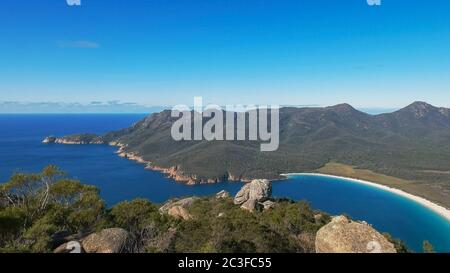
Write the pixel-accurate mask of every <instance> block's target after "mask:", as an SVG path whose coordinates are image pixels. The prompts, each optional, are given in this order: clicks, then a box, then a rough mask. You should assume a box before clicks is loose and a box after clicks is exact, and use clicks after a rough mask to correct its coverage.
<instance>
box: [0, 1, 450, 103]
mask: <svg viewBox="0 0 450 273" xmlns="http://www.w3.org/2000/svg"><path fill="white" fill-rule="evenodd" d="M81 1H82V5H81V6H80V7H70V6H68V5H67V4H66V0H2V1H1V3H0V94H1V96H0V101H9V102H21V103H34V105H35V104H36V103H40V102H45V103H47V104H48V102H52V103H63V102H64V103H81V104H90V103H91V102H108V101H120V102H122V103H125V104H126V103H138V104H144V105H147V106H157V105H173V104H191V103H192V102H193V97H194V96H203V97H204V101H205V102H206V103H215V104H222V105H224V104H239V103H240V104H280V105H286V104H294V105H310V104H311V105H332V104H337V103H341V102H347V103H350V104H352V105H355V106H356V107H363V108H369V107H372V108H373V107H382V108H396V107H402V106H405V105H407V104H409V103H411V102H413V101H415V100H424V101H427V102H430V103H432V104H435V105H438V106H447V107H450V95H449V94H450V76H449V75H450V56H449V49H450V15H449V11H450V1H446V0H434V1H425V0H421V1H419V0H410V1H405V0H382V5H381V6H378V7H374V6H369V5H367V3H366V0H341V1H332V0H309V1H306V0H283V1H281V0H195V1H194V0H151V1H142V0H136V1H130V0H110V1H106V0H81ZM9 105H11V103H10V104H9Z"/></svg>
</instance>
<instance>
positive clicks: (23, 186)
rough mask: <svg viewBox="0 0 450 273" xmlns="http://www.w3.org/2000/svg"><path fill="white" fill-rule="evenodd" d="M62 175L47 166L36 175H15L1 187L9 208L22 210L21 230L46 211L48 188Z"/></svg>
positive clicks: (55, 168)
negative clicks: (23, 216)
mask: <svg viewBox="0 0 450 273" xmlns="http://www.w3.org/2000/svg"><path fill="white" fill-rule="evenodd" d="M62 175H63V172H62V171H61V170H60V169H59V168H58V167H56V166H48V167H46V168H44V170H43V171H42V172H41V173H37V174H23V173H17V174H15V175H13V176H12V177H11V179H10V180H9V181H8V182H7V183H5V184H4V185H2V186H1V190H0V191H1V192H2V195H3V196H4V198H6V199H7V200H8V202H9V203H10V206H12V207H16V208H21V209H22V210H23V213H24V215H25V218H24V222H23V228H26V227H27V226H29V225H31V223H32V222H33V221H34V220H35V219H37V218H39V217H40V216H41V215H42V213H43V212H44V211H45V210H46V208H47V206H48V202H49V191H50V187H51V185H52V184H54V183H55V182H56V181H57V180H58V178H60V177H61V176H62Z"/></svg>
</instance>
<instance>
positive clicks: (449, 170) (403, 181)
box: [63, 102, 450, 208]
mask: <svg viewBox="0 0 450 273" xmlns="http://www.w3.org/2000/svg"><path fill="white" fill-rule="evenodd" d="M173 121H174V118H172V117H171V115H170V111H163V112H161V113H156V114H153V115H151V116H149V117H147V118H145V119H143V120H141V121H140V122H138V123H136V124H135V125H133V126H131V127H129V128H126V129H124V130H121V131H117V132H111V133H108V134H106V135H104V136H101V137H98V136H93V135H78V136H72V137H71V136H68V137H66V138H63V139H66V140H68V141H71V140H73V139H76V140H79V139H83V140H85V141H86V142H88V143H99V142H103V143H109V142H119V143H121V144H124V145H126V147H125V149H124V151H125V152H128V153H134V154H137V155H139V156H141V157H142V158H143V159H145V160H146V161H149V162H152V164H154V165H155V166H157V167H162V168H171V167H175V166H176V167H177V174H178V175H179V177H180V178H181V180H182V179H186V177H187V178H191V180H197V181H208V180H209V181H223V180H226V179H230V180H239V179H246V180H251V179H256V178H265V179H279V178H280V176H279V175H280V174H282V173H288V172H311V171H315V170H317V169H320V168H322V167H324V166H325V165H326V164H328V163H330V162H337V163H341V164H345V165H346V166H352V167H354V168H355V169H357V170H367V171H368V170H370V171H372V172H373V173H372V174H369V176H370V177H372V178H375V180H373V181H374V182H379V183H385V184H390V183H394V184H395V185H394V186H399V188H401V189H403V190H405V191H407V192H410V193H412V194H416V195H421V196H423V197H425V198H427V199H429V200H431V201H434V202H437V203H439V204H442V205H444V206H446V207H449V208H450V194H449V193H450V167H449V165H448V162H449V161H450V142H449V141H448V140H449V139H450V110H449V109H444V108H437V107H434V106H432V105H429V104H426V103H424V102H416V103H413V104H411V105H410V106H408V107H406V108H403V109H401V110H399V111H396V112H394V113H388V114H381V115H375V116H372V115H369V114H366V113H363V112H360V111H357V110H355V109H354V108H353V107H351V106H350V105H348V104H341V105H336V106H332V107H325V108H319V107H317V108H282V109H280V147H279V149H278V150H277V151H275V152H270V153H264V152H261V151H260V144H259V143H256V142H252V141H211V142H207V141H201V142H198V141H174V140H173V139H172V137H171V135H170V130H171V125H172V123H173ZM204 122H207V119H205V120H204ZM338 171H340V170H338ZM360 174H361V175H362V176H363V177H359V175H360ZM373 174H375V175H373ZM354 175H355V176H357V177H358V178H364V176H366V175H368V173H361V172H356V173H355V174H354Z"/></svg>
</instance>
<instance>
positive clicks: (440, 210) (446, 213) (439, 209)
mask: <svg viewBox="0 0 450 273" xmlns="http://www.w3.org/2000/svg"><path fill="white" fill-rule="evenodd" d="M280 175H281V176H284V177H290V176H322V177H329V178H337V179H342V180H347V181H349V182H353V183H358V184H363V185H366V186H369V187H374V188H378V189H381V190H384V191H387V192H391V193H393V194H396V195H399V196H402V197H404V198H407V199H409V200H411V201H413V202H416V203H418V204H420V205H422V206H424V207H426V208H428V209H430V210H432V211H433V212H435V213H437V214H439V215H440V216H441V217H443V218H444V219H446V220H447V221H449V222H450V210H448V209H447V208H445V207H443V206H441V205H438V204H436V203H433V202H431V201H429V200H427V199H425V198H423V197H420V196H417V195H413V194H410V193H407V192H405V191H403V190H400V189H397V188H392V187H388V186H385V185H381V184H377V183H374V182H370V181H366V180H362V179H356V178H349V177H344V176H337V175H331V174H320V173H287V174H280Z"/></svg>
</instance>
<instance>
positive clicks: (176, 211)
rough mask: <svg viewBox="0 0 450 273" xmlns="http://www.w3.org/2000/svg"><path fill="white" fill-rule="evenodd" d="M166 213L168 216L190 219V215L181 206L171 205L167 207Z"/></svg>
mask: <svg viewBox="0 0 450 273" xmlns="http://www.w3.org/2000/svg"><path fill="white" fill-rule="evenodd" d="M167 214H169V215H170V216H172V217H174V218H177V219H182V220H191V219H192V215H191V214H190V213H189V212H188V211H187V210H186V209H185V208H183V207H182V206H175V207H171V208H170V209H169V211H168V212H167Z"/></svg>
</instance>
